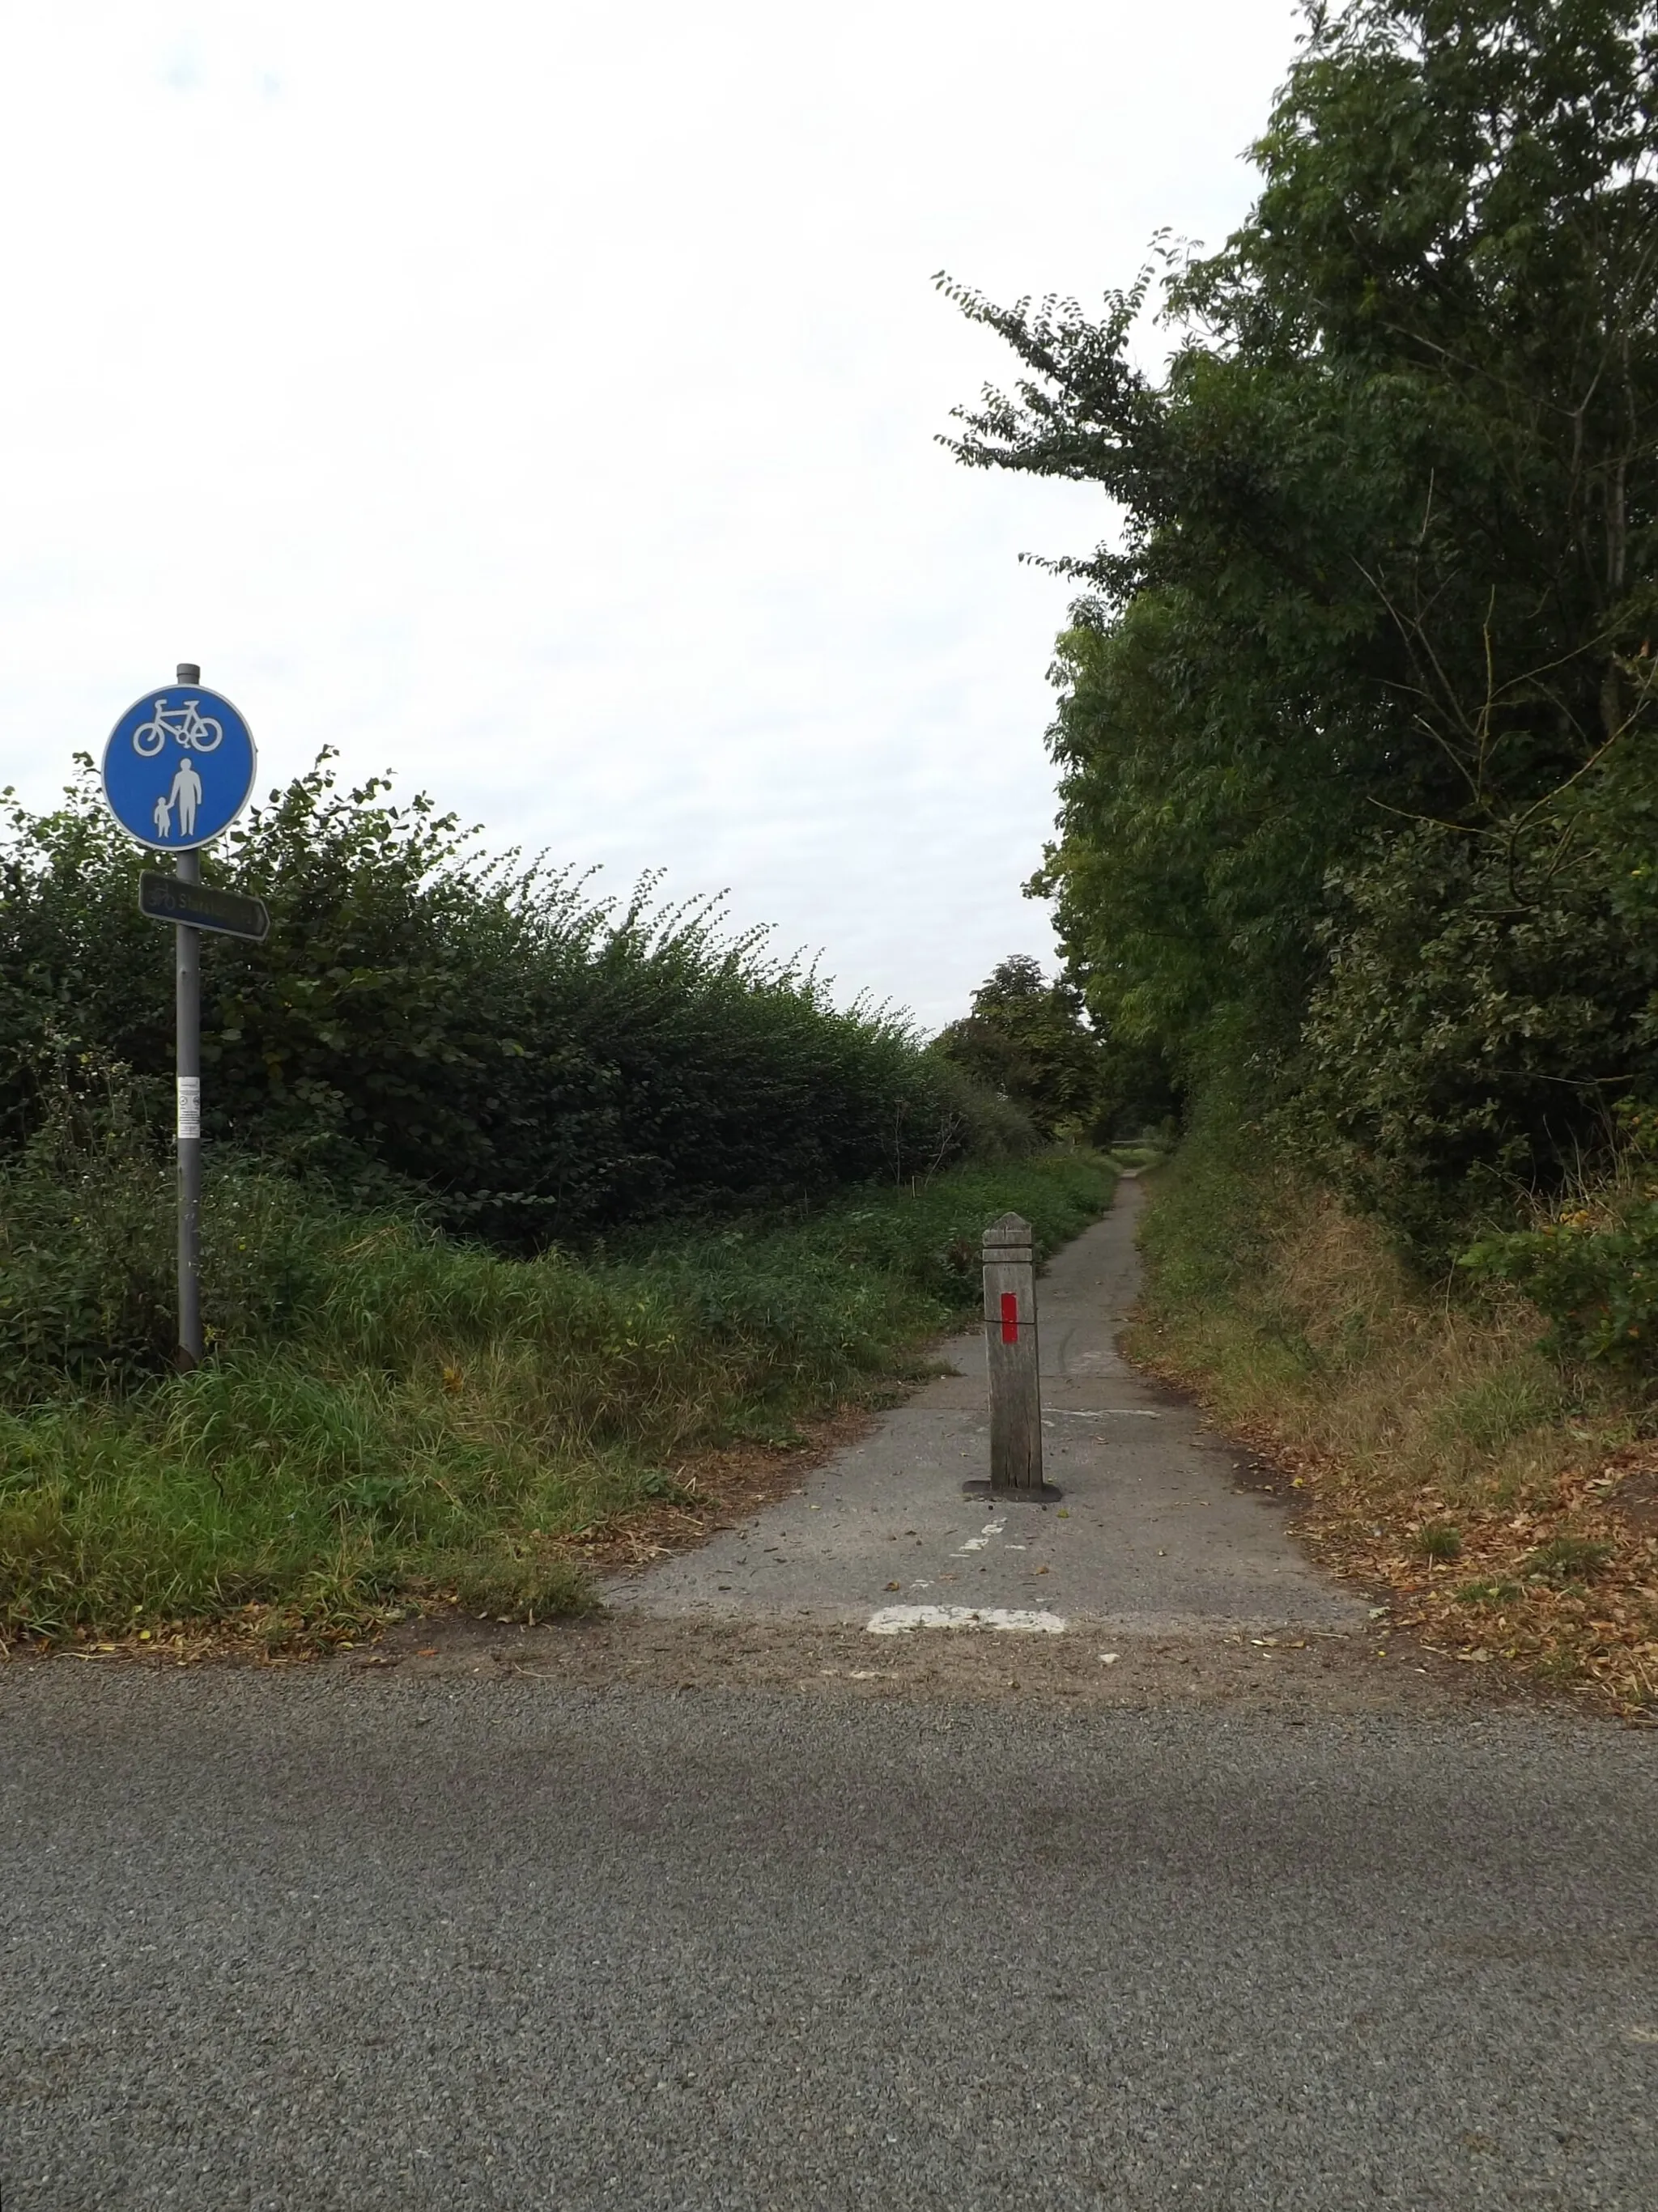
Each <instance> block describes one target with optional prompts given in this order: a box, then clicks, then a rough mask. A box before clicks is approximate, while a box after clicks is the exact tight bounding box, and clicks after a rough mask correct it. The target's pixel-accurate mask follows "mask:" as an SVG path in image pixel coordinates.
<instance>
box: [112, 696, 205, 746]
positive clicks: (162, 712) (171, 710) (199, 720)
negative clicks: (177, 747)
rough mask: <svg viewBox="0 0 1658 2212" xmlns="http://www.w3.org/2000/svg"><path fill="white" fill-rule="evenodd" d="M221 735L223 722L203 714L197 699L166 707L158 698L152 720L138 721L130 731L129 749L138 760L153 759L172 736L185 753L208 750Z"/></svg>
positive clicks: (164, 702) (163, 700)
mask: <svg viewBox="0 0 1658 2212" xmlns="http://www.w3.org/2000/svg"><path fill="white" fill-rule="evenodd" d="M223 735H224V725H223V724H222V722H216V721H215V720H214V719H213V717H212V715H210V714H203V713H202V711H201V707H200V704H199V702H198V701H196V700H194V699H186V701H185V702H184V704H183V706H182V707H169V706H168V703H167V702H166V700H165V699H158V700H157V701H156V702H155V720H154V721H153V722H140V723H139V725H138V726H137V729H136V730H134V732H132V750H133V751H134V752H135V753H137V756H138V757H139V758H140V759H141V760H153V759H154V758H155V755H156V754H157V753H158V752H160V750H161V749H162V746H163V745H164V744H166V743H167V741H168V738H173V739H174V741H175V742H176V743H177V744H181V745H182V746H183V747H184V749H185V750H186V752H187V753H211V752H216V751H217V750H218V749H219V741H220V739H221V738H222V737H223Z"/></svg>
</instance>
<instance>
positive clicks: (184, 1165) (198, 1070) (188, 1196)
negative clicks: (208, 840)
mask: <svg viewBox="0 0 1658 2212" xmlns="http://www.w3.org/2000/svg"><path fill="white" fill-rule="evenodd" d="M201 680H202V671H201V670H200V669H199V668H198V666H197V665H196V664H195V663H194V662H193V661H189V660H181V661H180V663H179V681H180V684H199V683H200V682H201ZM174 871H175V872H176V874H177V876H178V879H179V881H180V883H181V884H198V883H200V881H201V879H202V856H201V854H199V853H180V854H179V855H178V858H177V860H175V861H174ZM174 932H175V935H174V948H175V949H174V978H175V980H176V983H177V1017H176V1018H177V1031H176V1036H177V1044H176V1052H177V1060H178V1068H177V1073H178V1146H179V1365H180V1367H181V1368H182V1369H183V1370H184V1371H185V1372H186V1374H188V1373H189V1371H190V1370H191V1369H192V1367H196V1366H198V1365H199V1364H200V1362H201V1357H202V1255H201V1214H202V933H201V932H200V930H198V929H196V928H193V927H192V926H191V924H190V923H188V922H187V921H180V922H175V923H174Z"/></svg>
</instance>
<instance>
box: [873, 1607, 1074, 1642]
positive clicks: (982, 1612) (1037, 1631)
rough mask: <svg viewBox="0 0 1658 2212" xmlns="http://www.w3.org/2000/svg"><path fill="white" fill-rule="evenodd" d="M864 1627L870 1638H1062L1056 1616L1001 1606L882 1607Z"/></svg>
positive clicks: (1059, 1623)
mask: <svg viewBox="0 0 1658 2212" xmlns="http://www.w3.org/2000/svg"><path fill="white" fill-rule="evenodd" d="M866 1626H867V1627H868V1629H869V1634H870V1635H871V1636H907V1635H908V1634H909V1632H910V1631H911V1629H912V1628H997V1629H1002V1630H1004V1631H1006V1630H1011V1631H1013V1632H1014V1633H1015V1634H1018V1635H1025V1636H1063V1635H1064V1632H1065V1624H1064V1621H1063V1620H1061V1619H1060V1617H1059V1615H1058V1613H1021V1612H1018V1611H1012V1612H1009V1611H1008V1610H1007V1609H1006V1608H1004V1607H1002V1606H996V1605H983V1606H968V1605H884V1606H882V1607H881V1611H880V1612H879V1613H871V1614H870V1616H869V1620H868V1622H867V1623H866Z"/></svg>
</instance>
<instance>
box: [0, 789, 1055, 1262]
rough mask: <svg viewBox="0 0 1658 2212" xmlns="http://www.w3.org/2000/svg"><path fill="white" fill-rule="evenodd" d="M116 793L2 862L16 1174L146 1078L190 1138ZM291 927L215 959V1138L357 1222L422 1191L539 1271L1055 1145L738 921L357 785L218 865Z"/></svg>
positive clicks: (235, 837) (168, 1019) (209, 1018)
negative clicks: (105, 804)
mask: <svg viewBox="0 0 1658 2212" xmlns="http://www.w3.org/2000/svg"><path fill="white" fill-rule="evenodd" d="M139 865H140V862H139V859H138V857H137V855H135V854H134V851H133V848H131V845H130V844H129V843H128V842H127V841H126V840H125V838H124V837H123V836H121V834H120V833H119V830H117V829H115V828H114V827H113V824H112V823H110V822H109V821H108V819H107V817H106V815H105V813H104V811H103V809H102V807H101V805H100V803H99V801H98V799H97V796H96V793H95V787H94V781H93V778H92V773H91V764H90V763H89V762H88V763H83V768H82V775H81V779H80V781H79V782H78V783H77V784H76V786H75V787H72V788H71V790H70V792H69V793H67V794H66V796H65V799H64V804H63V805H62V806H61V807H59V808H58V810H57V811H54V812H52V813H50V814H47V815H46V816H40V817H36V816H31V815H29V814H27V812H25V811H23V810H22V809H21V808H19V807H15V806H14V807H13V808H12V809H11V811H10V813H9V817H8V820H7V824H6V830H5V835H4V836H3V840H0V891H3V902H0V1149H3V1148H5V1147H10V1148H12V1149H15V1147H17V1146H20V1145H21V1144H24V1143H26V1142H28V1141H30V1140H32V1139H34V1137H35V1136H36V1135H38V1134H39V1133H40V1132H41V1131H42V1130H43V1129H44V1128H45V1127H46V1122H47V1121H48V1119H49V1116H48V1114H47V1111H46V1106H45V1103H44V1100H45V1097H46V1092H47V1091H49V1090H50V1088H51V1086H52V1082H53V1081H54V1080H55V1079H57V1075H58V1073H62V1072H63V1071H64V1070H67V1071H69V1072H70V1074H71V1075H72V1074H73V1072H74V1071H75V1070H76V1069H77V1068H79V1067H81V1066H82V1065H83V1064H85V1063H87V1062H88V1060H90V1061H91V1062H94V1063H97V1064H107V1063H111V1062H119V1063H122V1064H124V1065H125V1066H126V1067H128V1068H129V1069H130V1070H131V1072H132V1073H133V1076H134V1078H135V1079H136V1084H137V1090H136V1091H135V1093H134V1097H135V1098H136V1100H137V1108H136V1109H135V1110H136V1111H137V1113H138V1115H139V1117H140V1118H141V1119H142V1118H143V1112H144V1109H145V1107H146V1104H147V1105H148V1107H149V1111H150V1113H151V1114H152V1115H153V1116H154V1117H155V1119H156V1121H157V1122H158V1123H159V1119H160V1114H161V1108H162V1099H163V1098H164V1096H165V1088H166V1086H165V1082H164V1079H166V1078H167V1077H168V1076H170V1073H171V1068H172V1052H173V1043H172V982H171V961H172V945H171V937H170V933H168V931H167V930H165V929H162V928H161V927H157V926H156V925H155V923H153V922H150V921H145V920H143V919H142V918H141V917H140V916H139V915H138V914H137V908H136V885H137V871H138V867H139ZM204 872H205V873H206V874H207V875H208V877H209V878H210V879H214V878H224V879H228V880H231V881H234V882H235V883H236V884H239V885H241V887H243V888H245V889H247V890H251V891H253V892H256V893H258V894H259V896H262V897H264V898H265V900H266V901H267V902H269V905H270V908H271V915H272V929H271V937H270V939H268V941H267V942H266V943H265V944H264V945H249V944H242V943H239V942H237V941H235V940H233V939H218V940H209V941H208V942H207V943H206V944H205V945H204V958H203V1039H202V1060H203V1068H204V1085H203V1105H204V1133H206V1135H207V1136H208V1137H209V1138H210V1139H214V1140H216V1141H217V1142H219V1143H220V1144H229V1145H230V1146H234V1147H235V1148H236V1149H237V1150H239V1151H241V1152H244V1153H247V1154H250V1155H256V1156H259V1157H260V1158H265V1159H267V1160H270V1161H271V1162H273V1163H278V1164H283V1165H285V1166H288V1167H294V1168H299V1169H302V1170H310V1171H314V1172H320V1173H322V1174H324V1175H326V1176H327V1177H328V1178H329V1179H330V1180H331V1181H332V1182H333V1183H334V1184H335V1185H336V1186H337V1187H338V1188H340V1189H341V1190H343V1191H344V1192H345V1193H347V1194H353V1195H355V1196H357V1198H375V1197H378V1198H381V1199H383V1198H385V1197H387V1195H388V1194H392V1193H393V1192H397V1191H407V1190H409V1189H410V1188H413V1189H416V1190H418V1192H419V1193H420V1194H423V1196H424V1198H425V1200H427V1201H428V1202H429V1203H430V1205H431V1206H434V1207H435V1208H436V1211H437V1213H438V1215H439V1217H440V1218H442V1220H443V1221H444V1222H446V1223H448V1225H451V1226H453V1227H456V1228H460V1229H464V1230H466V1231H470V1232H472V1233H475V1234H478V1235H481V1236H484V1237H487V1238H489V1239H491V1241H494V1242H496V1243H500V1244H503V1245H505V1246H509V1247H513V1248H517V1249H530V1248H533V1247H535V1246H537V1245H539V1244H540V1243H544V1242H546V1240H547V1239H548V1238H549V1237H582V1236H587V1235H590V1234H592V1233H594V1232H595V1231H602V1230H606V1229H608V1228H612V1227H613V1226H615V1225H619V1224H621V1223H625V1222H631V1221H638V1220H641V1219H650V1218H659V1217H661V1215H663V1214H665V1213H667V1212H686V1211H694V1210H696V1209H698V1208H715V1209H718V1208H728V1207H730V1206H734V1205H736V1206H751V1205H753V1204H755V1203H760V1202H768V1203H774V1202H777V1201H779V1200H814V1199H820V1198H821V1197H823V1196H824V1195H826V1194H827V1193H829V1192H831V1191H833V1190H835V1189H837V1188H840V1187H842V1186H844V1185H846V1184H848V1183H851V1182H860V1181H863V1180H866V1179H868V1178H870V1177H873V1176H890V1177H891V1178H892V1179H893V1180H894V1181H895V1182H897V1181H905V1180H908V1179H910V1178H911V1177H912V1176H923V1175H926V1174H929V1173H931V1172H934V1171H936V1170H937V1169H938V1168H940V1167H942V1166H943V1165H945V1164H948V1163H949V1162H951V1161H954V1160H957V1159H960V1158H962V1157H963V1156H964V1155H965V1154H966V1153H967V1152H969V1151H970V1150H976V1151H978V1152H979V1153H981V1154H984V1153H987V1152H988V1153H989V1154H990V1155H991V1156H993V1157H994V1156H996V1155H997V1154H1003V1155H1005V1154H1007V1153H1009V1152H1017V1151H1019V1150H1020V1149H1021V1148H1023V1147H1027V1146H1028V1145H1029V1143H1030V1141H1031V1132H1030V1129H1029V1127H1028V1124H1027V1123H1026V1122H1025V1121H1024V1120H1023V1119H1022V1117H1021V1115H1019V1114H1018V1113H1017V1112H1016V1111H1013V1110H1010V1109H1007V1108H1005V1107H1003V1106H1001V1105H999V1104H998V1103H997V1102H996V1101H995V1100H994V1099H993V1098H991V1097H989V1096H988V1095H987V1094H985V1093H984V1092H982V1091H979V1090H978V1089H977V1088H976V1087H975V1086H974V1085H972V1083H970V1082H969V1081H968V1080H967V1079H966V1078H965V1077H963V1076H962V1074H961V1073H960V1071H958V1070H955V1069H954V1068H952V1067H950V1066H948V1064H947V1063H945V1062H944V1061H942V1060H941V1059H939V1057H938V1056H937V1055H936V1054H926V1053H924V1052H923V1050H922V1049H921V1048H920V1046H919V1043H918V1041H917V1038H916V1037H915V1036H914V1035H913V1034H912V1033H911V1030H910V1029H909V1028H908V1026H907V1025H906V1024H905V1022H904V1021H903V1020H901V1019H899V1018H896V1017H893V1016H892V1015H890V1014H888V1013H887V1012H882V1011H881V1010H878V1009H873V1008H870V1007H869V1006H863V1005H860V1006H855V1007H853V1008H852V1009H850V1011H847V1010H843V1009H841V1008H838V1007H837V1006H835V1005H834V1004H833V1003H832V1000H831V998H830V996H829V993H828V990H827V988H826V985H825V983H824V981H822V979H821V978H820V976H819V975H816V974H815V972H814V971H813V970H811V969H808V968H803V967H802V966H801V965H799V964H798V963H789V962H787V961H778V960H776V959H774V958H772V957H770V956H769V955H768V954H767V952H766V951H765V946H764V944H763V942H762V941H761V938H760V936H759V934H749V935H747V936H736V937H734V936H732V935H730V934H729V933H727V932H726V931H725V930H724V929H723V927H722V922H721V919H720V915H719V912H718V910H717V908H716V907H714V906H712V905H710V904H708V903H704V904H701V905H693V906H691V907H688V908H663V907H662V906H661V905H660V904H659V903H658V902H656V901H655V896H654V885H653V884H651V883H649V882H647V883H645V884H642V885H641V886H640V888H639V889H638V890H637V892H636V893H635V895H634V896H633V898H632V899H631V901H630V902H628V903H626V904H625V906H622V907H617V906H616V905H614V904H612V903H608V902H604V901H601V900H595V899H594V898H592V897H590V896H588V893H587V890H586V888H585V886H584V884H583V883H582V881H580V880H578V879H576V878H572V877H571V876H570V874H568V873H564V874H561V873H558V872H556V871H552V870H549V869H548V868H546V866H542V865H539V864H532V865H524V864H522V863H521V862H520V861H518V860H515V859H513V858H509V859H506V860H496V861H493V862H491V861H488V860H483V859H480V858H479V856H478V854H476V852H475V850H474V848H473V847H472V843H471V841H470V840H469V839H468V838H467V837H466V836H465V835H464V834H463V833H462V831H461V829H460V825H459V824H458V823H457V822H456V821H455V819H454V817H453V816H448V815H442V814H439V813H437V812H436V811H435V809H434V808H433V806H432V805H431V804H430V801H428V800H426V799H424V798H417V799H413V800H411V801H410V802H408V803H406V804H404V803H401V802H399V800H398V799H396V798H395V797H394V796H393V793H392V792H391V791H390V789H389V788H388V787H387V785H386V784H385V783H384V782H383V781H377V780H376V781H370V782H369V783H367V784H365V785H363V786H362V787H359V788H357V789H355V790H350V791H342V790H341V789H339V788H338V787H337V784H336V781H335V778H334V775H333V772H332V769H330V767H329V766H328V763H327V761H326V757H325V758H324V759H323V760H322V761H320V762H319V763H318V765H317V766H316V767H315V768H314V769H313V770H312V771H311V772H310V773H309V774H308V775H302V776H301V777H299V778H297V779H296V781H294V782H293V783H291V784H290V786H289V787H287V788H286V789H285V790H282V791H277V792H275V793H272V794H271V798H270V799H269V801H268V802H267V803H266V804H265V805H264V806H263V807H260V808H258V809H255V810H254V811H252V812H251V813H250V814H249V816H248V817H247V818H246V820H245V821H244V823H242V824H241V826H240V827H239V828H238V829H235V830H234V831H233V832H232V833H231V834H230V836H229V837H228V838H226V839H225V840H224V842H223V848H222V852H220V853H218V854H213V855H210V856H209V857H208V859H207V860H206V861H205V864H204Z"/></svg>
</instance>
